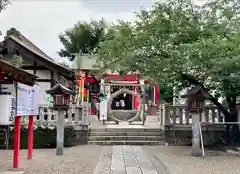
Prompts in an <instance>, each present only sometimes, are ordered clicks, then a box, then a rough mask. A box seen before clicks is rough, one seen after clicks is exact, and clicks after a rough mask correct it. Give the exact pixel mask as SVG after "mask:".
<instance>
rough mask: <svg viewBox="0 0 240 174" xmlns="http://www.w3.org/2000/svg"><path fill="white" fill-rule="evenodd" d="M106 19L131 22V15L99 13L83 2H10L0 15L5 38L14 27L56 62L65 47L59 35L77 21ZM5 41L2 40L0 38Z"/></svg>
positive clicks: (127, 13) (128, 13) (0, 27)
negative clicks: (7, 32) (60, 50)
mask: <svg viewBox="0 0 240 174" xmlns="http://www.w3.org/2000/svg"><path fill="white" fill-rule="evenodd" d="M102 17H103V18H104V19H106V20H107V21H109V22H112V21H114V20H115V19H116V18H121V19H123V20H131V19H133V17H134V14H133V13H132V12H119V13H113V12H105V13H103V12H102V13H96V12H95V11H93V10H91V9H90V8H86V6H84V4H83V3H81V2H80V1H57V0H55V1H53V0H52V1H47V0H45V1H44V0H42V1H35V0H34V1H29V0H28V1H23V0H21V1H20V0H19V1H11V5H10V6H8V8H7V9H6V10H5V11H3V12H2V13H1V14H0V30H1V31H2V33H3V35H4V34H5V33H6V31H7V30H8V29H10V28H11V27H15V28H17V29H18V30H19V31H20V32H21V33H22V34H23V35H24V36H26V37H27V38H28V39H29V40H31V41H32V42H33V43H35V44H36V45H37V46H39V47H40V48H41V49H42V50H43V51H44V52H46V53H47V54H49V56H51V57H53V58H56V59H57V54H56V52H57V51H58V50H59V49H60V48H61V47H62V46H61V43H60V42H59V40H58V35H59V33H60V32H63V31H64V30H65V29H66V28H70V27H72V26H73V24H75V23H76V22H77V21H78V20H83V21H86V20H90V19H100V18H102ZM0 39H1V40H2V39H3V36H2V37H1V38H0Z"/></svg>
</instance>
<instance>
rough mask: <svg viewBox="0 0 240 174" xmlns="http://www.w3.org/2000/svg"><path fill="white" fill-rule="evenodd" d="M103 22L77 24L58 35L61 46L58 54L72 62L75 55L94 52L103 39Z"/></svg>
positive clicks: (104, 25)
mask: <svg viewBox="0 0 240 174" xmlns="http://www.w3.org/2000/svg"><path fill="white" fill-rule="evenodd" d="M105 27H106V24H105V21H104V20H103V19H102V20H100V21H94V20H93V21H91V22H77V24H75V25H74V26H73V27H72V28H69V29H67V30H66V31H65V32H64V33H61V34H60V35H59V39H60V42H61V43H62V45H63V47H64V48H63V49H61V50H60V51H59V52H58V54H59V56H61V57H67V58H69V59H70V60H71V61H72V60H74V58H75V54H76V53H82V54H89V53H91V52H95V51H96V50H97V48H98V45H99V42H100V41H102V39H103V38H104V29H105Z"/></svg>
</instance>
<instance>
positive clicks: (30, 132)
mask: <svg viewBox="0 0 240 174" xmlns="http://www.w3.org/2000/svg"><path fill="white" fill-rule="evenodd" d="M33 133H34V130H33V116H29V118H28V159H32V151H33Z"/></svg>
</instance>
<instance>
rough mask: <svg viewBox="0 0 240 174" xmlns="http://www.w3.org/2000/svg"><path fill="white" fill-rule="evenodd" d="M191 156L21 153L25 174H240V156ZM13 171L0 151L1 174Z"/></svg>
mask: <svg viewBox="0 0 240 174" xmlns="http://www.w3.org/2000/svg"><path fill="white" fill-rule="evenodd" d="M190 152H191V147H176V146H125V145H123V146H92V145H86V146H76V147H71V148H65V149H64V155H63V156H56V155H55V149H36V150H34V153H33V159H32V160H27V159H26V157H27V151H26V150H21V152H20V168H22V169H24V170H25V171H26V172H25V174H43V173H45V174H203V173H204V174H205V173H206V174H239V173H240V167H239V166H240V155H239V154H234V155H233V154H229V153H223V152H216V151H206V157H205V158H196V157H192V156H191V155H190ZM11 168H12V151H11V150H9V151H5V150H0V173H1V172H3V171H7V170H9V169H11ZM2 174H10V173H2ZM11 174H12V173H11ZM13 174H17V173H13Z"/></svg>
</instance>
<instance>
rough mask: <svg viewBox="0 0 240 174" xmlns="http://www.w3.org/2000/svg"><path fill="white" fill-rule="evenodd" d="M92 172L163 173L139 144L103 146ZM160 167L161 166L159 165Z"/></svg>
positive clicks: (124, 173) (115, 173) (123, 173)
mask: <svg viewBox="0 0 240 174" xmlns="http://www.w3.org/2000/svg"><path fill="white" fill-rule="evenodd" d="M105 148H106V149H105V150H103V152H102V154H101V157H100V160H99V162H98V164H97V166H96V169H95V172H94V174H164V173H165V169H164V168H161V169H160V170H161V171H160V172H161V173H159V167H158V169H157V168H155V167H154V164H153V163H152V161H151V156H149V155H148V154H147V153H146V151H144V150H143V148H142V147H141V146H112V147H105ZM160 167H161V166H160Z"/></svg>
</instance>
